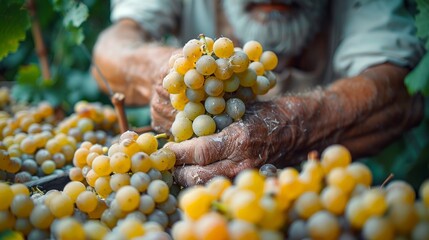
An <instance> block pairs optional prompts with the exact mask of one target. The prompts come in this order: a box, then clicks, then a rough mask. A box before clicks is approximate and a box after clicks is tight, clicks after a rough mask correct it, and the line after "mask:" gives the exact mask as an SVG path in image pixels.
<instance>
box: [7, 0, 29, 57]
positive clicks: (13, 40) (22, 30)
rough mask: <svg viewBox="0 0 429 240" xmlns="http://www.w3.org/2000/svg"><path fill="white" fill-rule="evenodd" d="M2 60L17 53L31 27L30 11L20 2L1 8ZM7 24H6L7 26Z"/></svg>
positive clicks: (10, 3) (12, 2) (13, 2)
mask: <svg viewBox="0 0 429 240" xmlns="http://www.w3.org/2000/svg"><path fill="white" fill-rule="evenodd" d="M0 22H1V23H3V24H0V43H1V44H0V60H2V59H3V58H4V57H6V56H7V55H8V54H9V53H12V52H15V51H16V50H17V49H18V47H19V42H20V41H22V40H24V39H25V35H26V31H27V29H28V28H29V27H30V18H29V16H28V11H27V9H25V8H24V7H23V4H20V3H19V2H18V1H10V2H9V3H7V4H2V7H1V8H0ZM5 23H6V24H5Z"/></svg>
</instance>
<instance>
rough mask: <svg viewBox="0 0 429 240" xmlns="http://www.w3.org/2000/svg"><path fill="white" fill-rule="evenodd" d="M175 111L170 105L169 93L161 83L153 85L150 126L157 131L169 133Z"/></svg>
mask: <svg viewBox="0 0 429 240" xmlns="http://www.w3.org/2000/svg"><path fill="white" fill-rule="evenodd" d="M176 113H177V110H176V109H174V108H173V106H172V105H171V102H170V97H169V93H168V92H167V91H166V90H165V89H164V88H163V87H162V85H161V84H157V85H155V87H154V91H153V96H152V100H151V103H150V114H151V117H152V124H151V125H152V128H153V129H154V130H155V131H157V132H162V133H170V128H171V125H172V124H173V121H174V118H175V116H176Z"/></svg>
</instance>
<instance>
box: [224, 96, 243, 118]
mask: <svg viewBox="0 0 429 240" xmlns="http://www.w3.org/2000/svg"><path fill="white" fill-rule="evenodd" d="M225 111H226V113H227V114H228V116H230V117H231V118H232V119H234V120H235V121H238V120H239V119H240V118H241V117H242V116H243V115H244V112H245V111H246V106H245V105H244V102H243V101H242V100H240V99H239V98H230V99H228V101H226V107H225Z"/></svg>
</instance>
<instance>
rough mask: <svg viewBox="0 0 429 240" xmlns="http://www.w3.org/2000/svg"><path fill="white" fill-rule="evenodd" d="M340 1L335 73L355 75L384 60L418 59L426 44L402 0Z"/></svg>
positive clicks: (410, 63)
mask: <svg viewBox="0 0 429 240" xmlns="http://www.w3.org/2000/svg"><path fill="white" fill-rule="evenodd" d="M338 2H340V1H338ZM340 5H342V7H340V8H342V9H340V8H339V7H338V6H337V9H338V12H339V13H338V16H339V19H336V23H334V24H337V25H338V24H340V25H341V26H339V38H340V39H339V45H338V47H337V49H336V51H335V53H334V54H335V55H334V59H333V60H334V62H333V64H334V71H335V72H336V73H338V74H339V75H342V76H353V75H357V74H359V73H360V72H361V71H363V70H365V69H366V68H368V67H370V66H372V65H376V64H381V63H385V62H390V63H393V64H396V65H399V66H404V67H414V66H415V65H416V64H417V63H418V62H419V60H420V58H421V57H422V55H423V53H424V48H423V45H422V42H421V41H420V40H419V39H418V38H417V37H416V35H415V33H416V29H415V25H414V19H413V17H412V16H411V14H410V12H408V11H407V9H406V8H405V6H404V2H403V1H401V0H346V1H341V3H340ZM334 12H336V11H334Z"/></svg>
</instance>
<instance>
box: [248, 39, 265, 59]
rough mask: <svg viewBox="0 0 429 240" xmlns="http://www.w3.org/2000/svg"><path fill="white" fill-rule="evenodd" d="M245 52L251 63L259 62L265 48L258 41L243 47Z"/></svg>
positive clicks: (249, 42) (250, 42)
mask: <svg viewBox="0 0 429 240" xmlns="http://www.w3.org/2000/svg"><path fill="white" fill-rule="evenodd" d="M243 51H244V52H245V53H246V54H247V56H248V57H249V59H250V60H251V61H258V60H259V57H260V56H261V54H262V51H263V48H262V45H261V44H260V43H259V42H258V41H248V42H246V43H245V44H244V46H243Z"/></svg>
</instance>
